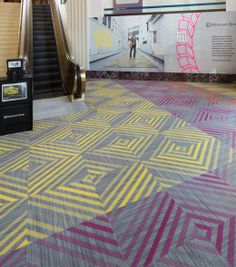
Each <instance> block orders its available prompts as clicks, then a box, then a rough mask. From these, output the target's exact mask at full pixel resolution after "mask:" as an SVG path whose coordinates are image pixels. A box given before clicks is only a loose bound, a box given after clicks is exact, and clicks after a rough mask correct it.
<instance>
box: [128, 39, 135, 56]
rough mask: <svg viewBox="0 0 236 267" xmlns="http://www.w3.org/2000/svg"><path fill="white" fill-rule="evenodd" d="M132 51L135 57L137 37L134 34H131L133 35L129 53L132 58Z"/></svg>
mask: <svg viewBox="0 0 236 267" xmlns="http://www.w3.org/2000/svg"><path fill="white" fill-rule="evenodd" d="M132 53H133V57H134V58H135V55H136V37H135V36H134V35H131V37H130V53H129V57H130V58H132Z"/></svg>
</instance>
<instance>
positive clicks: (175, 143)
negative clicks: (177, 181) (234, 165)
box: [141, 126, 233, 175]
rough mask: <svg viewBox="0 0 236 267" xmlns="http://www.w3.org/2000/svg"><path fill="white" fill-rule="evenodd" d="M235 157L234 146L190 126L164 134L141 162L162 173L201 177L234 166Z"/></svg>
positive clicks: (152, 144)
mask: <svg viewBox="0 0 236 267" xmlns="http://www.w3.org/2000/svg"><path fill="white" fill-rule="evenodd" d="M232 153H233V151H232V148H231V147H230V146H222V143H221V142H220V141H217V140H216V139H215V138H214V137H211V136H210V135H207V134H206V133H204V132H202V131H200V130H198V129H196V128H194V127H191V126H187V127H183V128H177V129H170V130H167V131H164V132H162V133H161V134H160V136H159V137H158V138H156V139H155V140H154V142H153V143H151V145H150V147H149V148H148V150H147V152H146V153H144V154H143V156H142V157H141V159H142V160H143V161H144V162H145V164H146V165H147V166H153V167H154V166H155V167H156V168H157V169H159V170H164V171H168V172H173V173H179V174H186V173H187V174H188V173H189V174H191V175H199V174H202V173H205V172H208V171H209V170H214V169H217V168H218V167H219V166H220V165H222V164H227V163H230V162H231V161H232V158H231V157H232Z"/></svg>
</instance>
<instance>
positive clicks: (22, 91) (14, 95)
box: [1, 82, 27, 102]
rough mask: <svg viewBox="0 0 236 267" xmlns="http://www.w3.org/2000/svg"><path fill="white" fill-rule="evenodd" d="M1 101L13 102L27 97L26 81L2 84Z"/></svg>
mask: <svg viewBox="0 0 236 267" xmlns="http://www.w3.org/2000/svg"><path fill="white" fill-rule="evenodd" d="M1 95H2V102H13V101H19V100H25V99H27V83H26V82H20V83H11V84H9V83H8V84H2V88H1Z"/></svg>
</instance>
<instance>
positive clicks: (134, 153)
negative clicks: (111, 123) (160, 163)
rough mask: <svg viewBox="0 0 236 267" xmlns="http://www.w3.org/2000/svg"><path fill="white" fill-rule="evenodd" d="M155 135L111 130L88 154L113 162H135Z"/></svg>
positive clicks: (127, 130) (132, 130)
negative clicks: (112, 160)
mask: <svg viewBox="0 0 236 267" xmlns="http://www.w3.org/2000/svg"><path fill="white" fill-rule="evenodd" d="M155 138H156V135H154V134H152V133H149V132H143V131H142V132H137V130H136V129H123V128H122V127H121V128H113V129H111V130H109V131H107V133H106V135H105V136H104V137H103V138H102V139H100V140H98V142H97V143H96V144H95V146H94V147H93V149H92V150H90V151H89V152H88V153H89V155H91V156H93V159H95V157H105V158H109V159H108V160H110V159H114V160H117V161H119V160H121V161H123V160H129V161H130V160H137V159H138V158H140V157H141V156H142V154H143V153H144V151H145V150H146V148H147V147H149V146H150V144H151V143H152V142H153V141H154V140H155Z"/></svg>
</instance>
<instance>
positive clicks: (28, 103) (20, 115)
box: [0, 59, 33, 135]
mask: <svg viewBox="0 0 236 267" xmlns="http://www.w3.org/2000/svg"><path fill="white" fill-rule="evenodd" d="M0 125H1V126H0V135H4V134H10V133H16V132H21V131H27V130H32V128H33V111H32V79H31V78H30V77H29V78H25V77H24V71H23V60H19V59H16V60H8V61H7V81H0Z"/></svg>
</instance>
